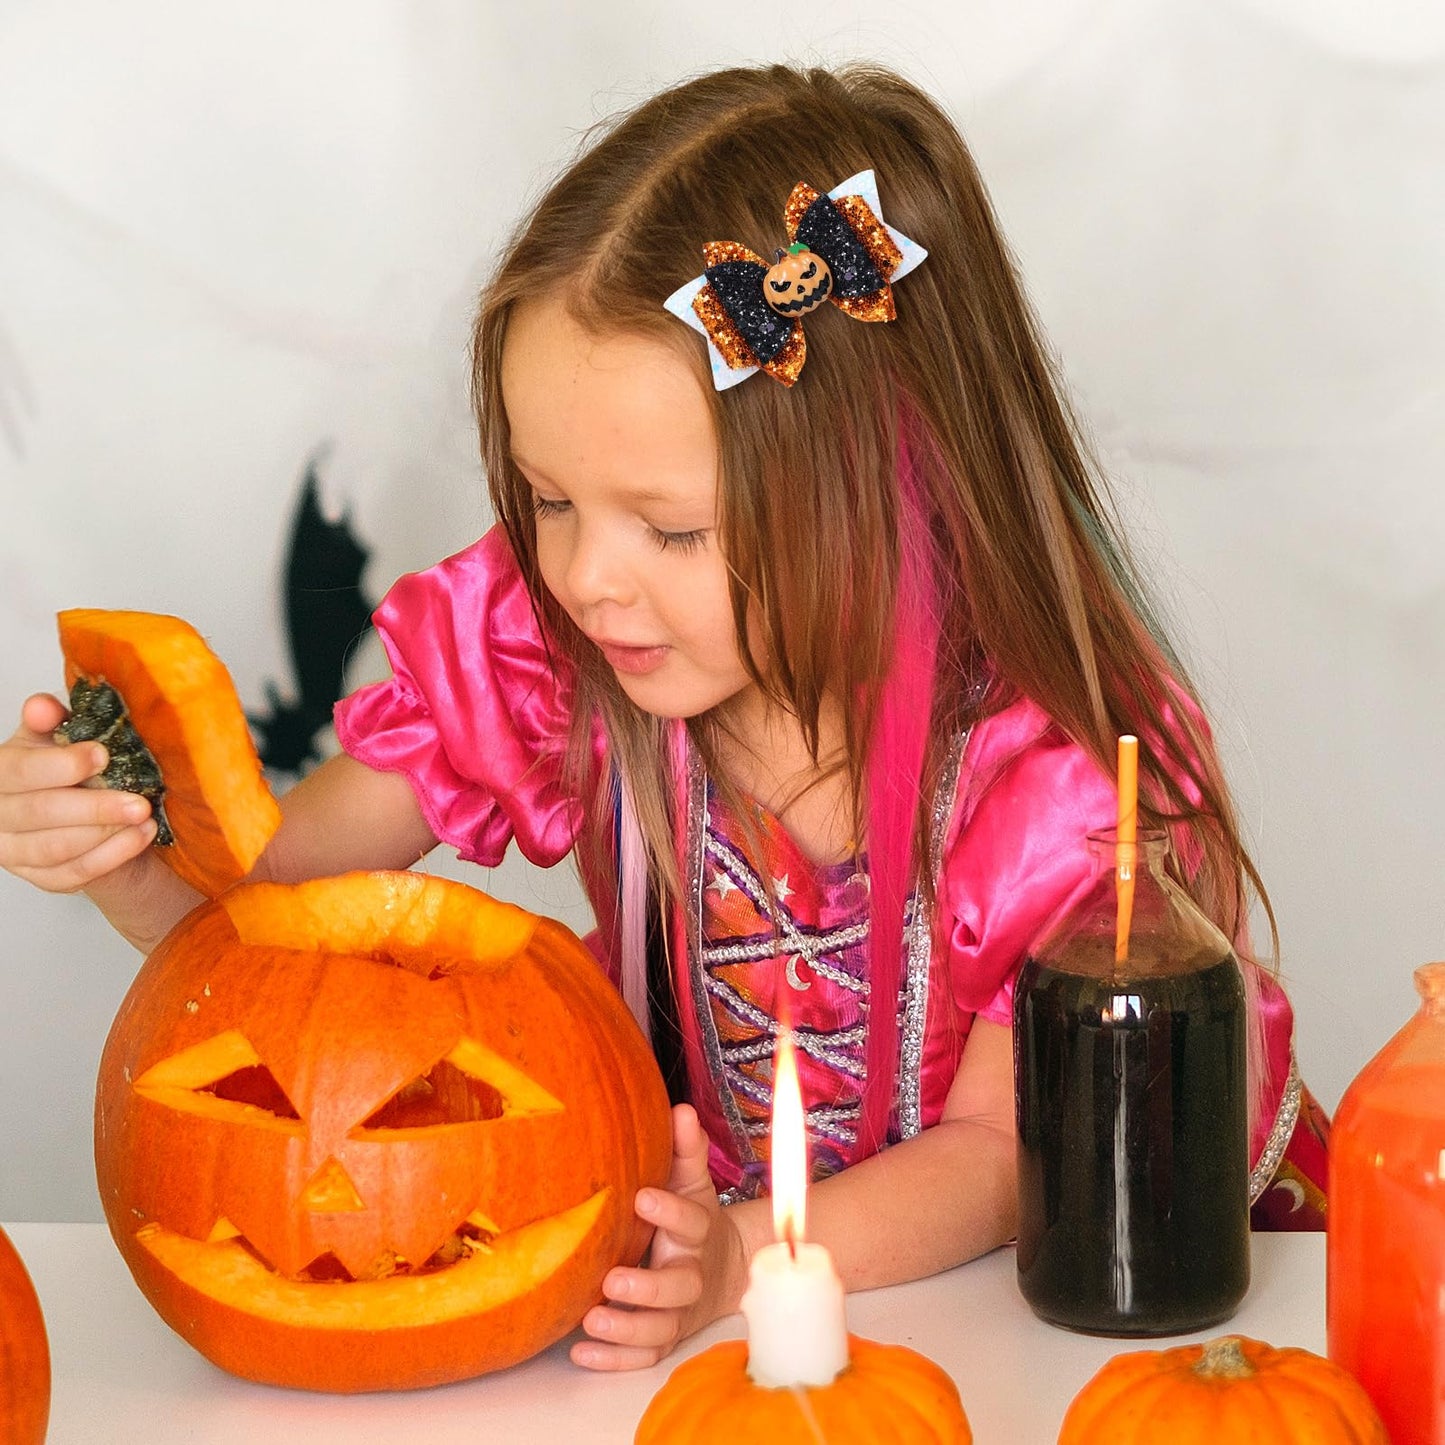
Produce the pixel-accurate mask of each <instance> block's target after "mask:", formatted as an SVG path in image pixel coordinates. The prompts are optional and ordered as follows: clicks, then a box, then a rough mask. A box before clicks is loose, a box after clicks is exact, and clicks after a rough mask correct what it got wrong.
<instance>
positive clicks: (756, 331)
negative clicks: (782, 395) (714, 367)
mask: <svg viewBox="0 0 1445 1445" xmlns="http://www.w3.org/2000/svg"><path fill="white" fill-rule="evenodd" d="M784 219H785V222H786V225H787V229H788V239H789V240H790V241H791V242H794V243H798V244H799V245H801V247H804V248H806V249H807V250H808V251H810V252H812V253H813V254H814V255H816V256H818V257H820V258H821V259H822V260H823V261H824V262H826V263H827V267H828V271H829V273H830V277H829V278H828V279H827V280H826V281H825V283H824V284H825V285H827V287H828V288H829V289H828V290H827V299H828V300H829V301H831V302H832V303H833V304H834V305H835V306H837V307H838V308H839V309H840V310H842V311H846V312H847V313H848V315H850V316H852V317H854V318H855V319H856V320H859V321H892V320H893V318H894V316H896V315H897V312H896V310H895V309H894V305H893V288H892V286H891V285H890V284H889V278H890V277H891V276H892V275H893V274H894V272H895V271H897V270H898V268H899V266H900V265H901V264H902V261H903V253H902V251H901V250H900V249H899V247H898V244H897V242H896V241H895V240H894V239H893V237H892V235H891V234H890V233H889V231H888V228H887V227H886V226H885V225H884V224H883V222H882V221H880V220H879V219H878V217H877V215H876V214H875V213H874V211H873V208H872V207H871V206H870V205H869V204H868V202H867V201H866V200H864V199H863V197H862V196H856V195H845V196H838V197H837V198H831V197H829V196H824V195H819V193H818V192H817V191H815V190H814V189H813V188H812V187H811V186H809V185H805V184H803V183H802V182H801V181H800V182H799V183H798V184H797V185H796V186H794V187H793V192H792V194H791V195H790V196H789V197H788V203H787V207H786V209H785V211H784ZM703 260H704V262H705V263H706V267H707V269H706V271H705V272H704V276H705V278H706V285H704V286H703V287H702V289H701V290H700V291H698V293H697V295H696V296H695V297H694V298H693V301H692V309H693V310H694V311H695V312H696V313H697V315H698V317H699V318H700V320H701V321H702V323H703V326H704V328H705V329H706V331H707V335H708V336H709V338H710V339H711V340H712V343H713V345H714V346H716V347H717V349H718V351H719V353H720V354H721V355H722V357H723V360H724V361H726V363H727V364H728V366H730V367H732V368H733V369H734V370H741V369H743V368H745V367H753V366H756V367H761V368H762V369H763V370H764V371H766V372H767V373H768V374H769V375H770V376H774V377H776V378H777V379H778V380H779V381H781V382H782V383H783V385H784V386H792V384H793V383H794V382H795V381H797V379H798V375H799V373H800V372H801V371H802V369H803V362H804V360H805V359H806V356H807V343H806V341H805V340H804V337H803V323H802V320H801V318H799V317H790V316H785V315H783V314H781V313H780V312H779V311H777V310H776V309H774V307H773V306H771V305H769V303H768V299H767V294H766V291H765V289H764V287H765V284H766V279H767V277H768V273H769V271H770V269H772V268H770V267H769V266H768V264H767V263H766V262H765V261H764V260H763V259H762V258H761V257H760V256H757V255H755V254H754V253H753V252H752V251H750V250H748V248H747V247H746V246H743V245H740V244H739V243H738V242H736V241H709V242H708V243H707V245H705V246H704V247H703ZM818 295H819V299H821V295H822V291H821V289H820V291H819V293H818Z"/></svg>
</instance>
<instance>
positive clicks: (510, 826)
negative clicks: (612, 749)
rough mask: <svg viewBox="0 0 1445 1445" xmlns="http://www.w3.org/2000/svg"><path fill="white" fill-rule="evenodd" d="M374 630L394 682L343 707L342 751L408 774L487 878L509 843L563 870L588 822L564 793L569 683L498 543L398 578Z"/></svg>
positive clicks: (443, 834)
mask: <svg viewBox="0 0 1445 1445" xmlns="http://www.w3.org/2000/svg"><path fill="white" fill-rule="evenodd" d="M373 620H374V622H375V624H376V630H377V633H378V635H379V636H380V638H381V641H382V645H383V646H384V647H385V649H386V655H387V657H388V659H389V660H390V662H391V666H392V676H391V677H390V678H389V679H387V680H386V681H384V682H379V683H374V684H372V685H370V686H367V687H363V688H360V689H359V690H358V691H356V692H355V693H353V694H352V695H351V696H350V697H348V698H346V699H344V700H343V701H342V702H340V703H339V704H337V707H336V732H337V737H338V739H339V740H340V743H341V746H342V747H343V748H344V749H345V750H346V751H347V752H348V753H349V754H351V756H352V757H354V758H356V759H358V760H359V761H360V762H363V763H365V764H367V765H368V766H369V767H372V768H375V769H377V770H378V771H382V772H398V773H402V774H404V775H405V776H406V778H407V779H408V781H409V782H410V783H411V786H412V789H413V791H414V792H415V793H416V796H417V801H418V802H419V803H420V805H421V810H422V814H423V816H424V817H425V818H426V820H427V823H428V824H429V826H430V827H431V829H432V831H433V832H434V833H435V834H436V836H437V838H438V839H439V840H440V841H442V842H444V843H449V844H450V845H451V846H452V847H454V848H455V849H456V850H457V853H458V854H459V855H460V856H461V857H462V858H464V859H467V860H468V861H471V862H476V863H480V864H482V865H483V866H485V867H495V866H496V865H497V864H498V863H500V862H501V860H502V855H503V854H504V853H505V852H506V849H507V844H508V843H509V842H510V841H511V840H512V839H513V838H514V837H515V838H516V840H517V843H518V845H519V846H520V847H521V849H522V852H523V853H524V854H526V856H527V857H528V858H529V859H530V860H531V861H532V862H534V863H538V864H541V865H544V866H550V865H551V864H553V863H556V862H558V861H560V860H561V859H562V858H563V857H564V856H565V855H566V854H567V853H568V851H569V850H570V849H571V847H572V845H573V842H574V841H575V839H576V837H577V833H578V830H579V828H580V827H581V823H582V817H583V814H582V807H581V804H580V802H579V800H578V798H577V797H576V796H575V794H574V793H573V792H571V791H569V789H568V788H567V786H566V782H565V768H564V761H565V757H566V749H567V737H568V729H569V722H570V711H571V702H572V686H571V678H570V676H568V675H564V674H561V673H559V672H558V671H557V670H556V668H555V667H554V659H553V658H549V656H548V653H547V649H546V646H545V643H544V641H543V638H542V634H541V630H540V627H539V625H538V622H537V619H536V616H535V614H534V613H533V610H532V604H531V600H530V598H529V597H528V595H527V589H526V586H525V584H524V583H523V581H522V577H521V574H520V572H519V570H518V568H517V564H516V560H515V558H514V557H513V555H512V551H511V548H510V545H509V544H508V542H507V539H506V536H505V534H504V533H503V532H502V531H501V529H500V528H493V529H492V531H490V532H488V533H487V534H486V535H485V536H484V537H483V538H482V539H481V540H480V541H479V542H476V543H475V544H474V545H472V546H471V547H468V548H467V549H466V550H465V551H462V552H459V553H457V554H456V556H454V557H449V558H448V559H447V560H446V561H444V562H441V563H438V564H437V565H436V566H435V567H432V568H429V569H428V570H426V571H424V572H417V573H412V574H410V575H408V576H405V577H402V578H401V579H400V580H399V581H398V582H397V583H396V584H395V585H394V586H393V587H392V589H391V590H390V591H389V592H388V593H387V595H386V597H385V599H384V600H383V601H382V603H381V606H380V607H378V608H377V610H376V612H375V614H374V618H373ZM594 746H595V748H597V749H600V747H601V742H600V734H599V735H597V736H596V737H595V738H594Z"/></svg>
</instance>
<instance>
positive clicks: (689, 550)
mask: <svg viewBox="0 0 1445 1445" xmlns="http://www.w3.org/2000/svg"><path fill="white" fill-rule="evenodd" d="M502 398H503V402H504V404H505V406H506V409H507V422H508V426H509V429H510V431H511V443H512V457H513V460H514V461H515V463H516V465H517V467H518V468H519V469H520V471H521V472H522V474H523V476H524V477H525V478H526V479H527V482H528V483H529V484H530V486H531V488H532V495H533V501H534V505H535V507H536V511H537V556H538V561H539V564H540V566H541V572H542V580H543V581H544V582H545V583H546V585H547V588H548V589H549V590H550V591H551V593H552V594H553V596H554V597H556V599H557V601H558V602H559V603H560V604H561V605H562V607H563V608H564V609H565V610H566V612H567V615H568V616H569V617H570V618H571V619H572V621H573V622H575V623H576V624H577V626H578V627H579V628H580V629H581V631H582V632H583V633H585V634H586V636H587V637H589V638H590V639H591V640H592V641H593V642H594V643H595V644H596V645H597V646H598V647H599V648H600V649H601V651H602V654H603V656H604V657H605V658H606V659H607V661H608V662H609V663H610V664H611V666H612V669H613V671H614V672H615V673H616V675H617V681H618V683H619V685H620V686H621V687H622V689H623V691H624V692H625V693H626V694H627V695H628V697H630V698H631V699H632V701H633V702H634V703H636V704H637V706H638V707H640V708H642V709H643V710H644V711H646V712H649V713H653V714H655V715H657V716H659V717H695V716H697V715H698V714H699V713H703V712H706V711H707V710H709V709H710V708H714V707H717V706H719V705H720V704H723V703H727V702H731V701H733V700H735V699H739V698H740V695H742V694H744V693H746V692H748V691H749V689H751V688H752V686H753V684H752V681H751V679H750V678H749V676H748V674H747V672H746V670H745V669H744V667H743V663H742V659H741V657H740V655H739V652H738V646H737V638H736V636H735V634H734V631H733V619H732V608H731V604H730V603H729V600H728V588H727V565H726V563H725V562H724V560H723V557H722V553H721V552H720V551H719V550H718V545H717V492H718V458H717V439H716V436H715V435H714V432H713V425H712V415H711V412H710V411H709V408H708V402H707V398H706V396H705V394H704V392H703V390H702V386H701V383H700V382H699V381H698V379H697V377H696V376H695V375H694V373H693V372H692V371H691V370H690V369H689V368H688V366H687V364H686V363H685V362H684V361H683V360H682V358H681V357H680V356H678V354H677V353H676V352H675V351H673V350H672V349H671V348H669V347H668V346H666V345H664V344H663V343H662V342H659V341H656V340H654V339H652V338H650V337H646V336H637V335H621V334H618V335H606V336H597V335H593V334H592V333H590V332H588V331H586V330H584V329H583V328H582V327H581V326H579V325H578V323H577V322H576V321H574V320H573V319H572V317H571V316H570V315H569V314H568V312H567V310H566V308H565V306H564V305H563V304H562V303H561V302H560V301H555V300H547V301H535V302H528V303H526V304H524V305H522V306H520V307H518V309H517V310H516V311H515V312H514V314H513V316H512V318H511V321H510V323H509V325H508V328H507V341H506V347H505V350H504V353H503V357H502Z"/></svg>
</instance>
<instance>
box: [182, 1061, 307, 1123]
mask: <svg viewBox="0 0 1445 1445" xmlns="http://www.w3.org/2000/svg"><path fill="white" fill-rule="evenodd" d="M196 1092H197V1093H198V1094H211V1095H213V1096H214V1097H215V1098H217V1099H231V1100H234V1101H235V1102H236V1103H238V1104H249V1105H250V1106H251V1107H252V1108H253V1109H264V1110H265V1111H266V1112H267V1113H268V1114H274V1115H275V1116H276V1117H277V1118H278V1119H299V1118H300V1117H301V1115H300V1114H298V1113H297V1112H296V1106H295V1105H294V1104H292V1102H291V1100H290V1099H288V1098H287V1097H286V1090H285V1089H283V1088H282V1087H281V1085H280V1084H278V1083H277V1082H276V1076H275V1075H274V1074H273V1073H272V1072H271V1070H270V1069H268V1068H267V1067H266V1065H265V1064H250V1065H248V1066H247V1067H246V1068H242V1069H237V1070H236V1071H235V1072H234V1073H230V1074H227V1075H226V1076H225V1078H223V1079H217V1080H216V1082H215V1083H214V1084H207V1085H205V1086H204V1087H203V1088H200V1089H197V1090H196Z"/></svg>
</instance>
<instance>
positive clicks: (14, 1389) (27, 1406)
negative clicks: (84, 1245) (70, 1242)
mask: <svg viewBox="0 0 1445 1445" xmlns="http://www.w3.org/2000/svg"><path fill="white" fill-rule="evenodd" d="M49 1422H50V1345H49V1342H48V1340H47V1339H46V1337H45V1318H44V1316H43V1315H42V1314H41V1312H40V1300H39V1299H38V1298H37V1297H36V1294H35V1286H34V1285H33V1284H31V1282H30V1276H29V1275H28V1274H27V1273H26V1272H25V1266H24V1264H22V1263H21V1260H20V1256H19V1254H17V1253H16V1250H15V1246H14V1245H13V1244H12V1243H11V1242H10V1237H9V1236H8V1235H7V1234H6V1233H5V1231H4V1230H3V1229H0V1445H42V1442H43V1441H44V1439H45V1430H46V1426H47V1425H48V1424H49Z"/></svg>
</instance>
